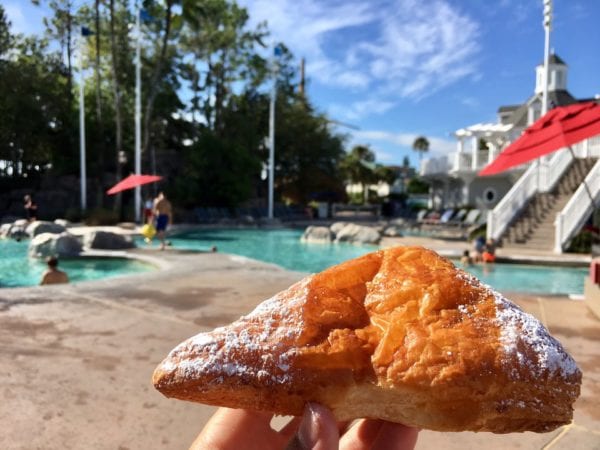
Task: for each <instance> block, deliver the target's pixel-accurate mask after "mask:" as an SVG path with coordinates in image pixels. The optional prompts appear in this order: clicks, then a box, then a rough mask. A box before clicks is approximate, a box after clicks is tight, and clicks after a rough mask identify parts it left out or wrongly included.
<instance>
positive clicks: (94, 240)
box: [83, 231, 135, 250]
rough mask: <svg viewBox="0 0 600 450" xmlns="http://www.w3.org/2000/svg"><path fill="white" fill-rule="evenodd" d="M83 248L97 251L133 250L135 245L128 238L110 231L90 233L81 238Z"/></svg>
mask: <svg viewBox="0 0 600 450" xmlns="http://www.w3.org/2000/svg"><path fill="white" fill-rule="evenodd" d="M83 246H84V247H85V248H93V249H98V250H124V249H127V248H134V247H135V244H134V243H133V240H132V239H131V237H129V236H123V235H122V234H117V233H111V232H110V231H90V232H89V233H87V234H85V235H84V237H83Z"/></svg>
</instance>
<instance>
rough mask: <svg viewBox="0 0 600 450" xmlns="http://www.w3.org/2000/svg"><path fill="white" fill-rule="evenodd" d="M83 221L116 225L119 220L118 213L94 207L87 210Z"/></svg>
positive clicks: (88, 223) (93, 223)
mask: <svg viewBox="0 0 600 450" xmlns="http://www.w3.org/2000/svg"><path fill="white" fill-rule="evenodd" d="M83 221H84V222H85V224H86V225H91V226H98V225H116V224H117V223H118V222H119V215H118V214H117V213H116V212H114V211H113V210H111V209H106V208H96V209H92V210H91V211H89V212H88V213H87V214H86V216H85V217H84V219H83Z"/></svg>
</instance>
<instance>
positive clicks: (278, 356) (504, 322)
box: [153, 247, 581, 433]
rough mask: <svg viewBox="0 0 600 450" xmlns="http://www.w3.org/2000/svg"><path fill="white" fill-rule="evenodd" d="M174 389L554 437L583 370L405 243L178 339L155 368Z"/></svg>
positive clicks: (473, 284) (527, 320) (440, 261)
mask: <svg viewBox="0 0 600 450" xmlns="http://www.w3.org/2000/svg"><path fill="white" fill-rule="evenodd" d="M153 381H154V385H155V386H156V388H157V389H158V390H160V391H161V392H162V393H163V394H164V395H166V396H167V397H175V398H179V399H183V400H191V401H197V402H201V403H207V404H212V405H219V406H228V407H234V408H252V409H259V410H266V411H272V412H274V413H277V414H286V415H300V414H301V413H302V409H303V407H304V404H305V403H306V402H308V401H315V402H319V403H322V404H324V405H326V406H328V407H329V408H331V409H332V410H333V412H334V414H336V416H337V417H338V418H339V419H340V420H348V419H354V418H359V417H371V418H381V419H385V420H391V421H396V422H402V423H405V424H407V425H412V426H417V427H421V428H429V429H433V430H440V431H463V430H473V431H493V432H497V433H507V432H512V431H526V430H529V431H550V430H552V429H554V428H556V427H558V426H560V425H563V424H565V423H569V422H570V421H571V419H572V414H573V409H572V405H573V403H574V401H575V399H576V398H577V397H578V395H579V389H580V384H581V372H580V371H579V369H578V368H577V366H576V365H575V363H574V361H573V360H572V359H571V357H570V356H569V355H568V354H567V353H566V352H565V351H564V349H563V348H562V346H561V345H560V344H559V343H558V342H557V341H556V340H555V339H554V338H552V337H551V336H550V335H549V334H548V332H547V330H546V329H545V328H544V327H543V326H542V325H541V324H540V323H539V322H538V321H537V320H535V319H534V318H533V317H532V316H530V315H528V314H525V313H523V312H522V311H521V310H520V309H519V308H518V307H516V306H515V305H514V304H512V303H510V302H508V301H507V300H505V299H504V298H503V297H502V296H501V295H499V294H498V293H496V292H494V291H493V290H491V289H490V288H489V287H487V286H484V285H482V284H481V283H479V282H478V281H477V280H476V279H475V278H473V277H472V276H470V275H468V274H466V273H465V272H463V271H462V270H460V269H457V268H456V267H454V265H453V264H452V263H451V262H450V261H448V260H446V259H444V258H441V257H440V256H439V255H437V254H436V253H435V252H433V251H430V250H426V249H424V248H421V247H396V248H391V249H386V250H381V251H378V252H374V253H371V254H368V255H365V256H363V257H360V258H357V259H354V260H351V261H347V262H345V263H343V264H340V265H338V266H334V267H332V268H330V269H327V270H325V271H323V272H321V273H319V274H316V275H312V276H309V277H307V278H305V279H304V280H302V281H300V282H298V283H296V284H295V285H293V286H291V287H290V288H289V289H287V290H286V291H283V292H280V293H279V294H277V295H275V296H274V297H273V298H271V299H269V300H267V301H265V302H263V303H262V304H261V305H259V306H258V307H257V308H256V310H255V311H253V312H252V313H251V314H250V315H248V316H246V317H242V318H241V319H240V320H238V321H236V322H234V323H232V324H231V325H229V326H227V327H223V328H218V329H216V330H214V331H212V332H210V333H202V334H200V335H198V336H195V337H193V338H191V339H189V340H188V341H186V342H184V343H182V344H180V345H179V346H178V347H177V348H175V349H174V350H173V351H172V352H171V353H170V354H169V356H168V357H167V358H166V359H165V361H163V362H162V363H161V364H160V365H159V366H158V367H157V369H156V371H155V372H154V377H153Z"/></svg>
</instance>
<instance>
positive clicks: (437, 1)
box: [240, 0, 480, 102]
mask: <svg viewBox="0 0 600 450" xmlns="http://www.w3.org/2000/svg"><path fill="white" fill-rule="evenodd" d="M240 3H241V4H242V5H243V6H245V7H246V8H248V10H249V12H250V18H251V20H252V21H253V22H254V23H258V22H261V21H264V20H266V21H267V22H268V28H269V30H270V31H271V32H272V35H273V39H274V40H281V41H283V42H285V43H286V45H288V46H289V47H290V48H291V50H292V51H293V52H294V54H296V55H297V56H298V57H306V59H307V64H306V68H307V76H308V77H309V78H311V79H313V80H314V81H316V82H318V83H322V84H323V85H326V86H334V87H338V88H350V89H351V90H352V92H355V93H356V92H369V94H370V98H372V99H374V100H373V101H378V102H382V101H383V100H384V99H385V100H386V101H388V102H395V101H398V100H400V99H402V98H412V99H417V100H418V99H420V98H423V97H425V96H428V95H431V94H432V93H434V92H436V91H438V90H439V89H441V88H443V87H445V86H447V85H449V84H451V83H454V82H456V81H457V80H460V79H462V78H465V77H468V76H470V75H473V74H475V73H477V55H478V53H479V51H480V45H479V43H478V39H479V34H480V31H479V26H478V24H477V23H476V22H475V21H474V20H473V19H471V18H470V17H468V16H466V15H465V14H462V13H461V12H460V11H459V10H457V9H456V8H454V7H453V6H452V5H451V4H450V2H448V1H447V0H419V1H417V0H375V1H370V2H365V1H363V0H346V1H339V0H329V1H326V2H324V1H318V0H303V1H301V2H298V1H297V0H278V1H277V2H273V1H272V0H241V2H240Z"/></svg>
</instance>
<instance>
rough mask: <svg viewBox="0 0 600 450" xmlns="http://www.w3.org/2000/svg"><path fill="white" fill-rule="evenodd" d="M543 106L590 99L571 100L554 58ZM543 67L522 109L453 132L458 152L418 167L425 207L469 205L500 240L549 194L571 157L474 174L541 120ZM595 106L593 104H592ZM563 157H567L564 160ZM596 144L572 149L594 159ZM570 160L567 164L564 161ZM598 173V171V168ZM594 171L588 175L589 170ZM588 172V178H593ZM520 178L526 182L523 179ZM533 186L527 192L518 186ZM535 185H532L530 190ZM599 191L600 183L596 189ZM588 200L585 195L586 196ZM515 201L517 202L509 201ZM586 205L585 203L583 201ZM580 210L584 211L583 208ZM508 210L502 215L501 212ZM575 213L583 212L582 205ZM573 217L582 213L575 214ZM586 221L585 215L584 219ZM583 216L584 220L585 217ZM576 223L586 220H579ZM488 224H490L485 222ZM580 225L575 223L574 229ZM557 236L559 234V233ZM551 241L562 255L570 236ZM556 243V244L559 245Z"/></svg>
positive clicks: (599, 149)
mask: <svg viewBox="0 0 600 450" xmlns="http://www.w3.org/2000/svg"><path fill="white" fill-rule="evenodd" d="M548 67H549V69H548V70H549V78H548V105H549V109H551V108H553V107H555V106H564V105H569V104H572V103H578V102H584V101H591V100H594V99H593V98H589V99H576V98H574V97H573V96H572V95H571V94H570V93H569V91H568V90H567V79H568V67H567V65H566V64H565V63H564V61H562V59H561V58H559V57H558V56H557V55H555V54H552V55H551V56H550V58H549V66H548ZM543 80H544V65H543V64H540V65H538V66H537V67H536V83H535V90H534V93H533V95H532V96H531V97H530V98H529V99H527V101H525V102H524V103H523V104H521V105H509V106H501V107H500V108H499V109H498V121H497V122H496V123H479V124H475V125H471V126H468V127H465V128H462V129H460V130H457V131H456V132H455V133H454V135H455V136H456V138H457V150H456V152H454V153H451V154H449V155H446V156H443V157H440V158H433V159H427V160H424V161H423V162H422V165H421V168H420V173H421V176H422V177H423V178H424V179H425V180H427V181H428V182H430V183H431V186H432V187H431V192H430V205H431V207H433V208H438V209H442V208H446V207H462V206H471V207H475V208H478V209H481V210H484V211H487V212H489V214H488V235H489V236H490V237H493V238H496V239H498V238H501V237H502V234H503V233H504V232H505V231H506V230H507V229H508V227H509V226H510V224H511V222H513V221H514V220H515V217H516V216H517V215H518V213H519V212H521V211H522V210H523V208H524V207H526V206H527V203H528V202H529V200H531V198H532V197H533V196H534V195H536V194H538V193H542V192H550V191H551V190H552V189H554V188H555V187H556V185H557V182H558V181H559V179H560V177H561V176H562V174H563V173H565V172H566V170H567V169H568V166H569V164H570V163H571V162H572V158H571V157H570V156H569V155H570V153H569V152H568V150H561V151H559V152H556V153H555V154H553V155H550V156H548V157H546V158H542V162H541V163H540V164H541V166H540V168H539V169H537V172H536V173H533V168H532V164H524V165H522V166H519V167H516V168H514V169H511V170H508V171H506V172H503V173H501V174H497V175H493V176H486V177H480V176H478V175H477V174H478V172H479V171H480V170H481V169H483V168H484V167H485V166H486V165H487V164H488V163H491V162H492V161H493V160H494V159H495V158H496V157H497V156H498V154H499V153H500V152H501V151H502V149H503V148H504V147H506V146H507V145H508V144H509V143H510V142H511V141H513V140H514V139H516V138H517V137H518V136H520V135H521V133H522V132H523V130H524V129H525V128H527V127H528V126H529V125H531V124H532V123H533V122H535V121H536V120H537V119H538V118H539V117H540V115H541V111H542V95H543ZM595 100H596V101H598V99H595ZM565 153H567V154H568V155H566V156H565V155H564V154H565ZM599 153H600V140H599V139H598V138H593V139H590V140H588V141H585V142H583V143H581V144H580V145H579V146H578V148H577V152H576V154H577V156H578V157H579V158H588V157H591V156H596V157H597V156H598V154H599ZM569 158H571V159H569ZM598 170H599V172H598V173H599V174H600V168H598ZM592 172H593V170H592ZM592 172H590V174H591V173H592ZM524 177H525V178H524ZM527 183H528V185H532V187H530V188H529V189H528V190H527V189H525V188H524V187H523V186H524V185H525V184H527ZM533 185H535V186H533ZM598 189H599V191H600V183H599V186H598ZM588 197H589V196H588ZM513 198H518V199H519V200H517V201H516V203H515V202H514V201H513V200H511V199H513ZM588 200H589V199H588ZM582 208H583V209H582ZM507 209H508V210H509V211H506V210H507ZM579 209H580V210H582V211H587V209H586V208H584V207H583V205H579ZM577 215H578V216H579V215H581V214H579V213H578V214H577ZM587 215H588V216H589V213H588V214H587ZM586 217H587V216H586ZM577 221H578V223H579V222H582V221H585V218H584V219H581V218H579V219H578V220H577ZM490 222H491V223H490ZM580 226H581V223H579V227H580ZM561 233H562V232H561ZM568 234H569V236H570V237H568V238H565V237H564V236H563V237H562V238H561V239H558V237H557V238H556V243H555V246H554V249H555V250H556V251H561V250H562V249H563V248H564V246H565V245H566V243H567V242H568V240H569V239H570V238H571V237H572V235H571V234H572V231H570V232H569V233H568ZM559 241H560V243H559Z"/></svg>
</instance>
